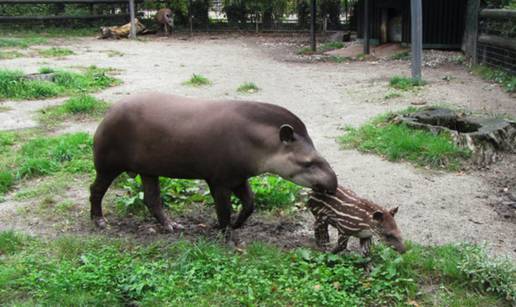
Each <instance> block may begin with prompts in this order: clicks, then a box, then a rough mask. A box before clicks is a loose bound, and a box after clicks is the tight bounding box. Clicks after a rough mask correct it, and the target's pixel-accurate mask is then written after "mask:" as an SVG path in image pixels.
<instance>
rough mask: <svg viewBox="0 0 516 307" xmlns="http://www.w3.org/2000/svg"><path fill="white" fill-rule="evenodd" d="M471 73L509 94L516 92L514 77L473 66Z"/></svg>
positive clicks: (492, 69)
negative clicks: (496, 85) (498, 85)
mask: <svg viewBox="0 0 516 307" xmlns="http://www.w3.org/2000/svg"><path fill="white" fill-rule="evenodd" d="M472 71H473V73H474V74H476V75H478V76H480V77H481V78H482V79H484V80H488V81H493V82H495V83H498V84H500V85H501V86H502V87H503V88H504V89H505V90H506V91H507V92H509V93H514V92H516V75H511V74H509V73H507V72H505V71H502V70H499V69H494V68H491V67H488V66H484V65H477V66H474V67H473V68H472Z"/></svg>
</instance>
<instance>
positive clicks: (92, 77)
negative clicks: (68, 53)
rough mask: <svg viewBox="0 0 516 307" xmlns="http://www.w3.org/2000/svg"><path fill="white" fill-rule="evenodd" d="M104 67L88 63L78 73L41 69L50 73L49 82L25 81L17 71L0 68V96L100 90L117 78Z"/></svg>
mask: <svg viewBox="0 0 516 307" xmlns="http://www.w3.org/2000/svg"><path fill="white" fill-rule="evenodd" d="M107 71H108V69H103V68H97V67H95V66H90V67H89V68H87V69H86V70H85V71H84V72H82V73H77V72H70V71H65V70H57V69H56V70H54V69H51V68H47V67H44V68H41V69H40V73H42V74H49V73H52V74H54V75H53V77H52V79H51V81H41V80H29V79H27V78H26V77H25V76H24V74H23V73H22V72H21V71H16V70H7V69H0V99H5V98H9V99H41V98H49V97H56V96H59V95H67V94H68V95H69V94H76V93H85V92H93V91H97V90H101V89H104V88H107V87H110V86H113V85H117V84H119V83H120V81H119V80H118V79H116V78H113V77H111V76H109V75H108V74H107Z"/></svg>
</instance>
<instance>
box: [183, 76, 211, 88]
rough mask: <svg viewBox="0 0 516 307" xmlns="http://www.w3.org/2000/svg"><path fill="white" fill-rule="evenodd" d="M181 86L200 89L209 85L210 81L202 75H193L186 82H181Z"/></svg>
mask: <svg viewBox="0 0 516 307" xmlns="http://www.w3.org/2000/svg"><path fill="white" fill-rule="evenodd" d="M183 84H184V85H188V86H193V87H200V86H205V85H210V84H211V81H210V80H209V79H208V78H206V77H205V76H203V75H198V74H193V75H192V77H191V78H190V79H189V80H188V81H185V82H183Z"/></svg>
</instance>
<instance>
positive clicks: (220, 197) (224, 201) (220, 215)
mask: <svg viewBox="0 0 516 307" xmlns="http://www.w3.org/2000/svg"><path fill="white" fill-rule="evenodd" d="M208 185H209V187H210V193H211V196H213V199H214V200H215V211H216V212H217V219H218V221H219V225H218V228H219V229H221V230H226V228H228V226H229V224H230V223H231V190H230V189H227V188H224V187H220V186H214V185H211V184H208Z"/></svg>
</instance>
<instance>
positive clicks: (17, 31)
mask: <svg viewBox="0 0 516 307" xmlns="http://www.w3.org/2000/svg"><path fill="white" fill-rule="evenodd" d="M98 31H99V28H98V27H81V28H71V27H52V26H47V27H39V26H38V27H33V28H31V29H29V28H28V27H27V26H26V25H23V26H19V27H15V26H13V25H8V26H0V36H3V37H11V38H13V39H25V40H29V41H30V40H42V41H44V42H43V43H40V44H46V43H47V39H48V38H73V37H83V36H95V35H97V34H98Z"/></svg>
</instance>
